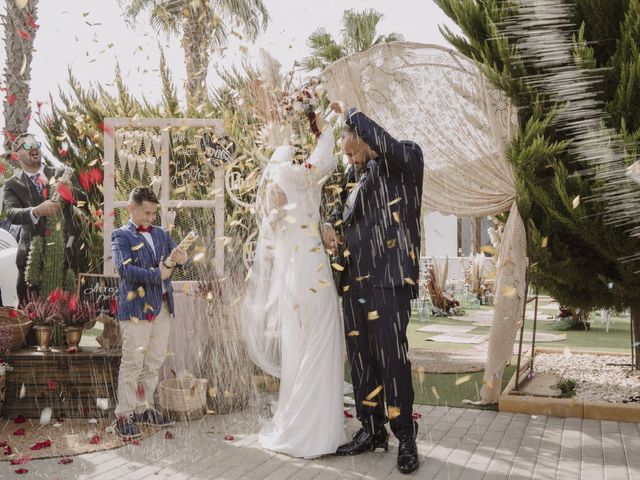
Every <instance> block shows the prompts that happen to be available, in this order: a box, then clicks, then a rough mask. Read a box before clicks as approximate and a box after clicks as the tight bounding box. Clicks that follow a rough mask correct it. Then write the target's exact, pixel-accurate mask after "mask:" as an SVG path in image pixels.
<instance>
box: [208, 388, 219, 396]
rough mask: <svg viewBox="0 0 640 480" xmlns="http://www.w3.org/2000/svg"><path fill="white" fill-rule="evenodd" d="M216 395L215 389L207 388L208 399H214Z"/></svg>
mask: <svg viewBox="0 0 640 480" xmlns="http://www.w3.org/2000/svg"><path fill="white" fill-rule="evenodd" d="M217 395H218V392H217V391H216V387H209V397H211V398H215V397H216V396H217Z"/></svg>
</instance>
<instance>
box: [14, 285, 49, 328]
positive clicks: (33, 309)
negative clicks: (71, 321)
mask: <svg viewBox="0 0 640 480" xmlns="http://www.w3.org/2000/svg"><path fill="white" fill-rule="evenodd" d="M54 293H55V291H54V292H52V293H51V295H53V294H54ZM51 295H49V297H47V298H43V297H41V296H39V295H35V294H30V295H29V303H27V304H26V305H25V306H24V308H23V309H22V310H21V311H22V313H23V314H24V315H26V316H27V318H28V319H29V320H31V321H32V322H33V325H34V326H36V327H53V326H54V325H56V324H57V323H58V312H57V308H56V305H55V303H53V302H51V300H50V297H51Z"/></svg>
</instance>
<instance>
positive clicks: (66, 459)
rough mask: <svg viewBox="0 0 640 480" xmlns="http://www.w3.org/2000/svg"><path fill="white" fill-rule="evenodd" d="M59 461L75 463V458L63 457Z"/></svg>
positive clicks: (61, 463)
mask: <svg viewBox="0 0 640 480" xmlns="http://www.w3.org/2000/svg"><path fill="white" fill-rule="evenodd" d="M58 463H59V464H60V465H69V464H70V463H73V458H71V457H62V458H61V459H60V460H58Z"/></svg>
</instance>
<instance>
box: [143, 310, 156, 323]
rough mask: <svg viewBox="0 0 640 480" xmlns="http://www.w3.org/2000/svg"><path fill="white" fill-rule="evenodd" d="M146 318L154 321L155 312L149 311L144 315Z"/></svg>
mask: <svg viewBox="0 0 640 480" xmlns="http://www.w3.org/2000/svg"><path fill="white" fill-rule="evenodd" d="M144 318H145V319H147V320H149V321H150V322H153V320H154V318H155V316H154V315H153V313H151V312H147V313H146V314H145V316H144Z"/></svg>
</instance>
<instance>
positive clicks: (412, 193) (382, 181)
mask: <svg viewBox="0 0 640 480" xmlns="http://www.w3.org/2000/svg"><path fill="white" fill-rule="evenodd" d="M347 125H348V126H350V127H351V128H353V129H354V130H355V131H356V133H357V134H358V136H359V137H360V138H361V139H362V140H364V141H365V142H366V143H367V145H369V146H370V147H371V148H372V149H373V150H375V151H376V153H378V158H377V159H376V160H371V161H370V162H369V163H368V164H367V166H366V170H367V173H366V177H365V179H364V180H363V184H362V187H361V188H360V191H359V192H358V196H357V198H356V202H355V204H354V207H353V213H352V214H351V216H350V218H349V219H348V221H347V222H346V224H343V225H340V221H341V220H342V211H343V209H344V203H345V201H346V199H347V197H348V194H349V191H350V188H348V187H349V185H350V184H351V185H352V184H354V183H355V181H356V180H355V172H354V170H353V169H351V171H350V172H349V174H348V175H347V179H346V182H345V187H344V188H343V191H342V202H341V204H342V205H341V207H340V208H339V209H338V210H337V211H336V212H335V213H334V215H333V217H332V219H331V220H332V221H333V223H334V225H335V224H336V223H337V224H338V225H339V226H338V229H340V230H341V233H342V234H343V235H344V239H345V248H346V249H347V250H348V252H349V256H347V257H344V256H343V255H341V257H342V260H341V261H342V262H343V264H344V266H345V269H344V271H343V272H342V274H341V278H340V288H339V291H340V293H342V292H343V288H344V286H345V285H347V284H351V285H354V284H357V282H362V284H364V285H369V286H372V287H381V288H397V287H402V286H409V288H410V289H411V293H412V295H413V297H414V298H415V297H416V296H417V293H418V276H419V259H420V234H421V227H420V224H421V222H420V208H421V204H422V177H423V171H424V163H423V159H422V150H421V149H420V147H419V146H418V145H417V144H415V143H413V142H409V141H398V140H396V139H394V138H393V137H392V136H391V135H389V134H388V133H387V132H386V131H385V130H384V129H383V128H382V127H381V126H380V125H378V124H376V123H375V122H374V121H373V120H371V119H369V118H368V117H367V116H365V115H364V114H363V113H362V112H358V111H357V110H355V109H351V110H350V111H349V115H348V119H347Z"/></svg>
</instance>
